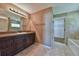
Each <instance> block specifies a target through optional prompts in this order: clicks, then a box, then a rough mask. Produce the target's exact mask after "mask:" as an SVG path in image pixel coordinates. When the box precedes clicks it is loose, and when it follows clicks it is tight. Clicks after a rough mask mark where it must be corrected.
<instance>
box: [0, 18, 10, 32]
mask: <svg viewBox="0 0 79 59" xmlns="http://www.w3.org/2000/svg"><path fill="white" fill-rule="evenodd" d="M8 23H9V21H8V19H7V18H6V19H2V18H0V32H6V31H8Z"/></svg>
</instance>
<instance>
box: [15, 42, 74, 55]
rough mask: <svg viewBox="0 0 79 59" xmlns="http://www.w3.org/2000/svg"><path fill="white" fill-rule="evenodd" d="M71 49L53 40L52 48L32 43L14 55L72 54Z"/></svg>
mask: <svg viewBox="0 0 79 59" xmlns="http://www.w3.org/2000/svg"><path fill="white" fill-rule="evenodd" d="M73 55H74V54H73V53H72V51H71V50H70V49H69V48H68V47H67V46H65V45H64V44H61V43H58V42H55V44H54V48H52V49H51V48H50V47H47V46H45V45H42V44H37V43H35V44H33V45H32V46H30V47H28V48H26V49H24V50H23V51H21V52H20V53H18V54H16V55H15V56H73Z"/></svg>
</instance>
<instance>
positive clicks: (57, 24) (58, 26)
mask: <svg viewBox="0 0 79 59" xmlns="http://www.w3.org/2000/svg"><path fill="white" fill-rule="evenodd" d="M54 41H55V42H58V43H63V44H64V43H65V19H64V17H57V18H54Z"/></svg>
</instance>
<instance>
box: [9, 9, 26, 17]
mask: <svg viewBox="0 0 79 59" xmlns="http://www.w3.org/2000/svg"><path fill="white" fill-rule="evenodd" d="M9 10H10V11H12V12H14V13H17V14H19V15H22V16H25V15H23V14H22V13H20V12H18V11H16V10H14V9H12V8H9Z"/></svg>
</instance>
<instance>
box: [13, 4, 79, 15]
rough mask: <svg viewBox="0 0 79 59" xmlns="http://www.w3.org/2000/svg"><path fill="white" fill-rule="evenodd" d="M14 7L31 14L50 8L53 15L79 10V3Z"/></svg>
mask: <svg viewBox="0 0 79 59" xmlns="http://www.w3.org/2000/svg"><path fill="white" fill-rule="evenodd" d="M14 5H16V6H18V7H20V8H21V9H23V10H25V11H27V12H28V13H30V14H32V13H34V12H37V11H39V10H41V9H45V8H48V7H53V14H59V13H63V12H68V11H73V10H77V9H79V8H78V7H79V4H78V3H14Z"/></svg>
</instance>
